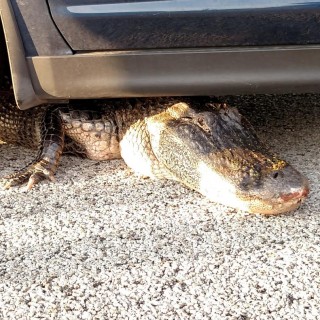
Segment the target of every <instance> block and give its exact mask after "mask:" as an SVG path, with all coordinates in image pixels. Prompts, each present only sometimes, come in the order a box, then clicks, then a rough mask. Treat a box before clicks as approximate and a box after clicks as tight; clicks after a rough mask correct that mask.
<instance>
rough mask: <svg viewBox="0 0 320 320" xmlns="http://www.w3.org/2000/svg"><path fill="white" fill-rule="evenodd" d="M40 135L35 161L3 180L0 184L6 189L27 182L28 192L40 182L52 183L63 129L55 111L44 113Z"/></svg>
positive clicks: (61, 149)
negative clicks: (48, 181) (47, 181)
mask: <svg viewBox="0 0 320 320" xmlns="http://www.w3.org/2000/svg"><path fill="white" fill-rule="evenodd" d="M40 134H41V144H40V147H39V149H38V155H37V157H36V159H35V160H34V161H32V162H31V163H30V164H28V165H27V166H26V167H25V168H23V169H21V170H19V171H17V172H15V173H13V174H11V175H9V176H7V177H5V178H3V179H2V184H3V186H4V187H5V188H6V189H8V188H10V187H12V186H17V185H21V184H23V183H25V182H28V183H27V190H30V189H31V188H32V187H33V186H34V185H35V184H37V183H38V182H40V181H41V180H44V179H49V180H51V181H54V174H55V172H56V170H57V167H58V163H59V160H60V157H61V154H62V151H63V147H64V129H63V126H62V121H61V117H60V114H59V111H58V110H57V109H55V110H48V111H47V112H46V113H45V116H44V119H43V121H42V124H41V128H40Z"/></svg>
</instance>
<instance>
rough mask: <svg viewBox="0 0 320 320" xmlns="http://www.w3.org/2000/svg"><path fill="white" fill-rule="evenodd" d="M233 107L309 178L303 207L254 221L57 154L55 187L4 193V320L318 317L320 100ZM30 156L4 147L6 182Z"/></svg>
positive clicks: (109, 167)
mask: <svg viewBox="0 0 320 320" xmlns="http://www.w3.org/2000/svg"><path fill="white" fill-rule="evenodd" d="M229 101H233V102H232V103H233V104H235V105H238V106H239V107H240V109H241V111H242V112H243V113H245V114H247V116H248V117H249V118H250V120H251V121H252V123H253V124H254V125H255V126H256V128H257V129H258V132H259V134H260V136H261V137H262V138H263V139H265V140H267V141H268V143H269V145H270V146H271V147H272V148H273V149H274V150H275V151H277V152H278V153H280V154H281V155H282V156H283V157H284V158H285V159H287V160H288V161H289V162H291V163H292V164H293V165H295V166H296V167H297V168H298V169H299V170H301V171H302V172H303V173H304V174H306V175H307V177H308V178H309V179H310V183H311V194H310V198H309V199H308V201H307V202H306V203H305V204H304V205H303V206H302V207H301V208H300V210H298V211H296V212H294V213H291V214H287V215H282V216H278V217H262V216H253V215H249V214H246V213H243V212H236V211H235V210H232V209H229V208H226V207H223V206H220V205H216V204H214V203H210V202H209V201H208V200H206V199H204V198H203V197H202V196H201V195H199V194H197V193H196V192H193V191H190V190H187V189H186V188H184V187H182V186H180V185H179V184H177V183H174V182H170V181H165V182H163V181H152V180H150V179H146V180H143V179H138V178H137V177H135V176H134V175H132V174H130V171H129V170H128V169H127V168H126V166H125V164H124V163H123V162H122V161H112V162H100V163H98V162H94V161H89V160H83V159H78V158H73V157H64V158H63V160H62V162H61V166H60V169H59V171H58V173H57V180H58V182H57V183H56V184H53V183H43V184H41V185H40V186H38V187H37V188H35V189H34V190H33V191H32V192H30V193H25V192H24V191H23V189H19V188H16V189H12V190H10V191H0V198H1V202H0V213H1V220H0V318H1V319H61V320H62V319H63V320H65V319H216V320H219V319H291V320H292V319H319V317H320V316H319V315H320V276H319V270H320V216H319V213H320V193H319V187H318V182H319V178H320V164H319V143H320V142H319V141H320V136H319V135H320V96H311V95H305V96H277V97H275V96H259V97H238V98H229ZM32 156H33V152H30V151H28V150H24V149H19V148H16V147H12V146H7V145H0V172H1V175H4V174H6V173H9V172H11V171H12V170H13V169H16V168H19V167H21V166H23V164H25V163H26V162H28V161H29V160H31V159H32Z"/></svg>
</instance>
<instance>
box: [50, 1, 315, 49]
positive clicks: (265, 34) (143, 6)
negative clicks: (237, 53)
mask: <svg viewBox="0 0 320 320" xmlns="http://www.w3.org/2000/svg"><path fill="white" fill-rule="evenodd" d="M48 3H49V5H50V10H51V14H52V17H53V20H54V22H55V23H56V25H57V26H58V28H59V30H60V32H61V33H62V35H63V36H64V38H65V39H66V41H67V43H68V44H69V45H70V47H71V48H72V49H73V50H74V51H98V50H134V49H159V48H199V47H221V46H223V47H225V46H227V47H229V46H232V47H233V46H269V45H307V44H316V43H320V32H319V17H320V4H319V2H318V1H312V0H311V1H310V0H309V1H302V0H301V1H299V2H297V1H292V0H278V1H276V0H269V1H265V0H263V1H261V0H260V1H252V0H250V1H248V0H247V1H243V0H242V1H235V0H223V1H219V0H197V1H195V0H149V1H146V0H142V1H141V0H131V1H127V0H119V1H114V0H92V1H88V0H48Z"/></svg>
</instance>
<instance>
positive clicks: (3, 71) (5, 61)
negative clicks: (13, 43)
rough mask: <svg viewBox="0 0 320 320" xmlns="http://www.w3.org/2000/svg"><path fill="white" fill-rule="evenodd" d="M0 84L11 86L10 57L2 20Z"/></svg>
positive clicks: (0, 28)
mask: <svg viewBox="0 0 320 320" xmlns="http://www.w3.org/2000/svg"><path fill="white" fill-rule="evenodd" d="M0 85H1V87H3V86H7V85H9V86H11V72H10V65H9V58H8V51H7V46H6V39H5V36H4V31H3V27H2V23H1V20H0Z"/></svg>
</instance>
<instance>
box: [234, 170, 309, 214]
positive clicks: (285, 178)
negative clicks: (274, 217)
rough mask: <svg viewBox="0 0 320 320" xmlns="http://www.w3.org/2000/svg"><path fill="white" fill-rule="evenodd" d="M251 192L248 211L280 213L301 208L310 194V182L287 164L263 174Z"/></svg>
mask: <svg viewBox="0 0 320 320" xmlns="http://www.w3.org/2000/svg"><path fill="white" fill-rule="evenodd" d="M249 194H250V198H251V200H250V201H249V202H248V204H249V206H248V211H250V212H259V213H263V214H279V213H284V212H289V211H294V210H296V209H297V208H299V206H300V205H301V203H302V202H303V201H304V200H305V198H306V197H307V196H308V194H309V183H308V180H307V179H306V178H305V177H304V176H303V175H302V174H301V173H300V172H298V171H297V170H296V169H294V168H293V167H292V166H291V165H289V164H286V165H285V166H284V168H282V169H280V170H275V171H271V172H270V173H268V174H266V175H262V176H261V177H260V183H259V185H258V186H257V187H256V188H252V190H251V191H249ZM240 197H241V196H240ZM246 197H247V196H244V198H246Z"/></svg>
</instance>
